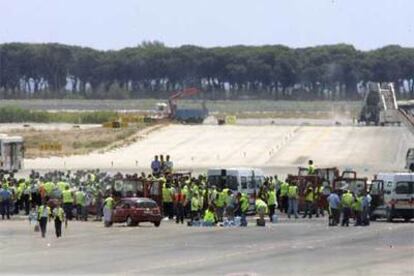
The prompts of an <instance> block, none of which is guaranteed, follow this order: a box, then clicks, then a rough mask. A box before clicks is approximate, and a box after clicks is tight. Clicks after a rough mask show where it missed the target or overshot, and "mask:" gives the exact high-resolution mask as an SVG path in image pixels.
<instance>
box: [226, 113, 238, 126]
mask: <svg viewBox="0 0 414 276" xmlns="http://www.w3.org/2000/svg"><path fill="white" fill-rule="evenodd" d="M236 121H237V118H236V116H232V115H231V116H226V124H228V125H235V124H236Z"/></svg>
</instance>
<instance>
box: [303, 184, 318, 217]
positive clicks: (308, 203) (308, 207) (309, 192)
mask: <svg viewBox="0 0 414 276" xmlns="http://www.w3.org/2000/svg"><path fill="white" fill-rule="evenodd" d="M314 197H315V194H314V193H313V188H312V186H311V185H308V187H307V188H306V192H305V213H304V214H303V218H306V216H308V215H309V218H310V219H311V218H312V212H313V203H314Z"/></svg>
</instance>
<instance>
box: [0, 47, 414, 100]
mask: <svg viewBox="0 0 414 276" xmlns="http://www.w3.org/2000/svg"><path fill="white" fill-rule="evenodd" d="M368 81H381V82H394V85H395V87H396V91H397V93H398V96H399V97H400V98H414V48H404V47H400V46H397V45H390V46H386V47H383V48H380V49H376V50H371V51H360V50H357V49H355V48H354V47H353V46H352V45H346V44H337V45H328V46H317V47H308V48H296V49H293V48H289V47H286V46H282V45H268V46H231V47H214V48H203V47H197V46H192V45H185V46H181V47H166V46H165V45H163V44H162V43H160V42H156V41H155V42H143V43H142V44H140V45H138V46H136V47H131V48H124V49H121V50H118V51H99V50H95V49H91V48H83V47H78V46H69V45H62V44H28V43H7V44H0V98H3V99H12V98H13V99H19V98H84V99H104V98H113V99H128V98H146V97H154V98H165V97H168V96H169V95H171V94H172V93H173V91H176V90H178V89H182V88H185V87H191V86H195V87H199V88H201V89H202V90H203V93H202V94H201V95H199V96H198V97H200V98H206V99H213V100H215V99H255V98H261V99H274V100H278V99H290V100H313V99H333V100H335V99H338V100H339V99H340V100H344V99H345V100H352V99H360V98H361V97H362V92H363V87H364V85H365V84H366V82H368ZM361 91H362V92H361Z"/></svg>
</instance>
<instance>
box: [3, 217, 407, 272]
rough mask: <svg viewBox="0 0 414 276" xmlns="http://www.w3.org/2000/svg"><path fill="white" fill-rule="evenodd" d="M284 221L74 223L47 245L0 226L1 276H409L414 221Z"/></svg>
mask: <svg viewBox="0 0 414 276" xmlns="http://www.w3.org/2000/svg"><path fill="white" fill-rule="evenodd" d="M326 220H327V219H326V218H319V219H312V220H309V219H298V220H290V221H288V220H287V219H285V218H281V220H280V222H279V223H278V224H267V226H266V227H264V228H259V227H256V226H253V225H251V226H249V227H247V228H223V227H215V228H205V227H203V228H199V227H197V228H196V227H187V226H185V225H176V224H175V223H174V222H171V221H170V222H163V223H162V224H161V226H160V227H159V228H155V227H153V226H152V225H150V224H142V226H139V227H131V228H130V227H125V226H123V225H116V226H114V227H112V228H104V227H103V225H102V224H101V223H98V222H83V223H81V222H72V223H70V224H69V227H68V229H66V230H65V229H64V232H63V237H62V238H61V239H59V240H58V239H56V238H55V237H54V229H53V225H52V224H51V223H50V224H49V225H48V234H47V237H46V238H45V239H42V238H41V237H40V234H39V233H35V232H33V231H32V228H31V227H30V226H29V224H28V222H27V221H12V222H10V221H9V222H4V221H0V254H1V258H0V267H1V274H2V275H8V274H29V273H30V274H38V275H40V274H53V275H62V274H66V275H68V274H70V275H74V274H96V275H102V274H112V275H413V274H414V234H413V233H414V232H413V223H402V222H396V223H386V222H381V221H379V222H374V223H372V224H371V226H368V227H354V226H350V227H349V228H344V227H328V226H327V221H326Z"/></svg>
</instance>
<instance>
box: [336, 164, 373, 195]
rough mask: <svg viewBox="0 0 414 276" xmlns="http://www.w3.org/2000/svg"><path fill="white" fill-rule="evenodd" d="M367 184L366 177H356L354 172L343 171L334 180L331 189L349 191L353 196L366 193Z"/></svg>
mask: <svg viewBox="0 0 414 276" xmlns="http://www.w3.org/2000/svg"><path fill="white" fill-rule="evenodd" d="M367 182H368V179H367V178H366V177H363V178H361V177H358V175H357V173H356V172H355V171H350V170H349V171H343V172H342V174H341V176H340V177H338V178H336V179H335V180H334V182H333V186H332V188H333V189H334V190H340V191H344V190H349V191H351V192H352V193H354V194H355V195H360V194H361V193H363V192H366V191H367Z"/></svg>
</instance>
